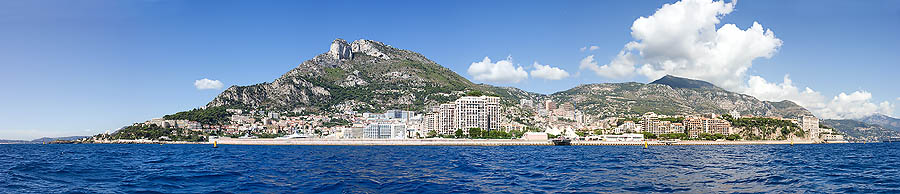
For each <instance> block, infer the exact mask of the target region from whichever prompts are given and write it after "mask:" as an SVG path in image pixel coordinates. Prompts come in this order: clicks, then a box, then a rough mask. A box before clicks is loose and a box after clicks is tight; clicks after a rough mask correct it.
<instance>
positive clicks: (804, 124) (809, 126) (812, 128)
mask: <svg viewBox="0 0 900 194" xmlns="http://www.w3.org/2000/svg"><path fill="white" fill-rule="evenodd" d="M800 129H801V130H803V131H805V132H806V133H808V134H809V137H810V138H813V139H818V138H819V134H821V133H822V131H821V130H820V129H819V119H818V118H816V117H814V116H802V117H800Z"/></svg>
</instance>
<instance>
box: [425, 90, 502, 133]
mask: <svg viewBox="0 0 900 194" xmlns="http://www.w3.org/2000/svg"><path fill="white" fill-rule="evenodd" d="M501 114H502V113H501V112H500V97H493V96H465V97H461V98H459V99H457V100H456V101H454V102H453V103H447V104H441V105H440V107H439V108H438V110H436V111H432V113H430V115H427V116H426V121H425V122H426V127H427V130H434V131H436V132H437V133H438V134H444V135H450V134H453V133H454V132H456V130H457V129H462V130H463V132H464V133H468V130H467V129H470V128H481V129H484V130H500V118H501Z"/></svg>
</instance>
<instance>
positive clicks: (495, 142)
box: [208, 138, 817, 146]
mask: <svg viewBox="0 0 900 194" xmlns="http://www.w3.org/2000/svg"><path fill="white" fill-rule="evenodd" d="M213 141H215V142H216V143H218V144H221V145H361V146H367V145H401V146H536V145H553V144H552V143H550V142H548V141H528V140H520V139H315V138H309V139H237V138H219V139H217V140H211V141H210V142H208V143H213ZM791 143H792V142H791V141H790V140H786V141H679V142H675V143H671V142H670V143H668V144H667V143H665V142H661V141H647V144H648V145H650V146H663V145H769V144H791ZM815 143H817V142H814V141H811V140H794V141H793V144H815ZM571 144H572V145H601V146H615V145H623V146H642V145H644V141H572V142H571Z"/></svg>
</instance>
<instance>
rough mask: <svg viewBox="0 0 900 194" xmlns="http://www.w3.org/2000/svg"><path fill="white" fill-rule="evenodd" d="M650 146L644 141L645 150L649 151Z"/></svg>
mask: <svg viewBox="0 0 900 194" xmlns="http://www.w3.org/2000/svg"><path fill="white" fill-rule="evenodd" d="M648 146H649V145H648V143H647V142H646V141H644V149H647V147H648Z"/></svg>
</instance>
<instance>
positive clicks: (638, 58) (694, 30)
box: [579, 0, 900, 118]
mask: <svg viewBox="0 0 900 194" xmlns="http://www.w3.org/2000/svg"><path fill="white" fill-rule="evenodd" d="M735 3H736V1H731V2H728V3H726V2H724V1H713V0H682V1H679V2H675V3H672V4H665V5H663V6H662V8H660V9H658V10H656V12H655V13H653V15H650V16H647V17H640V18H638V19H637V20H635V21H634V23H632V26H631V36H632V38H633V39H634V40H633V41H631V42H628V43H627V44H625V46H624V48H623V49H622V50H621V51H620V52H619V53H618V55H617V56H616V57H615V58H613V60H611V61H610V62H609V63H608V64H606V65H602V66H598V65H597V62H596V61H594V56H593V55H592V56H588V57H586V58H584V59H583V60H582V61H581V66H580V67H579V69H590V70H592V71H593V72H594V73H596V74H597V75H599V76H603V77H607V78H616V79H620V78H627V77H630V76H633V75H643V76H645V77H647V78H648V80H655V79H659V78H660V77H662V76H665V75H666V74H671V75H676V76H681V77H688V78H693V79H700V80H705V81H709V82H711V83H713V84H715V85H717V86H719V87H722V88H725V89H727V90H730V91H735V92H741V93H745V94H749V95H752V96H755V97H757V98H759V99H761V100H769V101H781V100H791V101H794V102H795V103H797V104H798V105H801V106H803V107H806V108H807V109H809V110H810V111H812V112H813V113H814V114H816V115H817V116H819V117H823V118H858V117H862V116H867V115H870V114H874V113H882V114H888V115H889V114H890V113H892V110H893V108H894V105H893V104H891V103H890V102H887V101H885V102H882V103H878V104H876V103H873V102H871V94H870V93H868V92H865V91H856V92H853V93H851V94H849V95H847V94H845V93H841V94H840V95H838V96H836V97H834V98H833V99H832V100H831V101H827V99H826V98H825V97H824V96H823V95H822V94H820V93H819V92H816V91H814V90H812V89H810V88H803V89H801V88H799V87H796V86H795V85H794V84H793V83H792V82H791V80H790V77H789V76H787V75H785V76H784V79H783V82H782V83H780V84H779V83H770V82H768V81H766V80H765V79H763V78H762V77H759V76H754V75H749V74H748V71H747V70H748V69H750V67H752V66H753V60H756V59H761V58H771V57H772V56H773V55H774V54H775V53H776V52H777V51H778V49H779V48H780V47H781V45H782V44H783V42H782V41H781V40H780V39H778V38H776V37H775V33H774V32H772V31H771V30H769V29H765V28H763V26H762V25H760V24H759V23H757V22H753V24H752V25H751V26H750V27H749V28H746V29H741V28H739V27H738V26H737V25H735V24H723V25H721V27H719V28H718V29H717V28H716V26H717V25H719V23H720V22H721V20H720V19H721V18H722V17H724V16H725V15H728V14H729V13H731V12H732V11H734V7H735ZM639 64H640V66H639V67H637V66H636V65H639ZM898 100H900V99H898Z"/></svg>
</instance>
